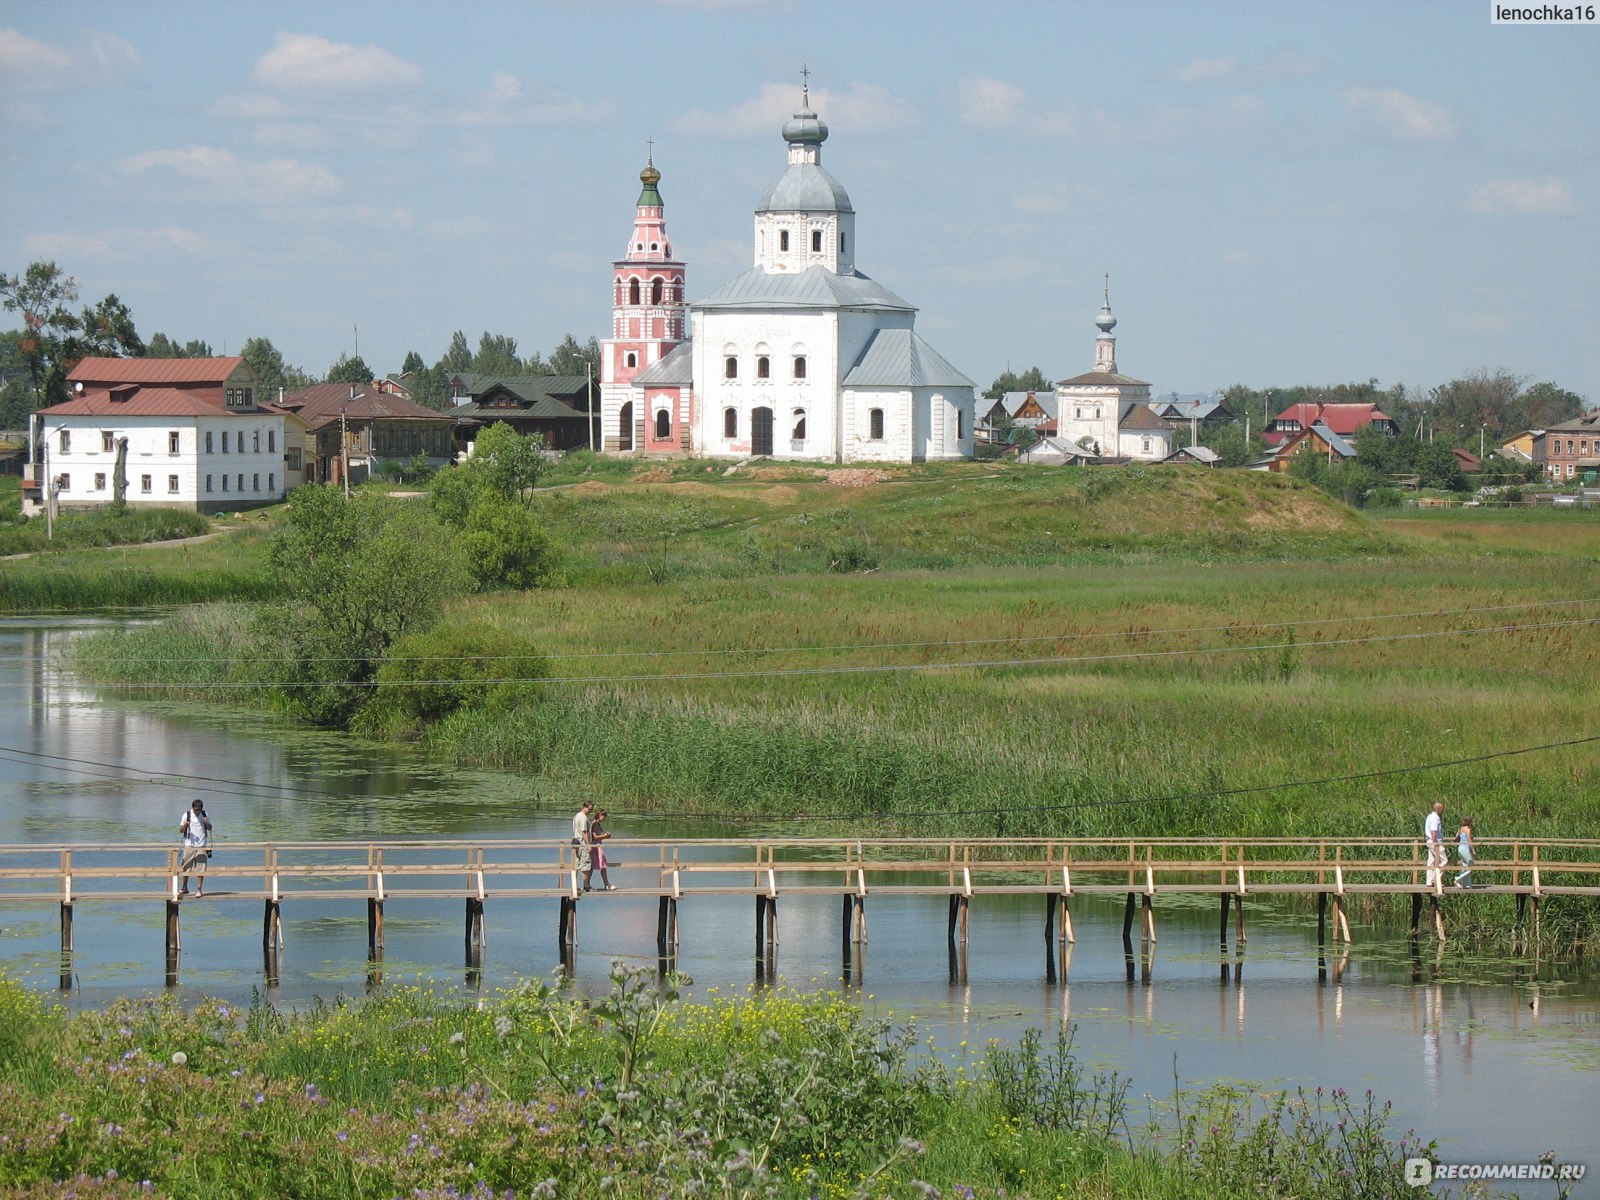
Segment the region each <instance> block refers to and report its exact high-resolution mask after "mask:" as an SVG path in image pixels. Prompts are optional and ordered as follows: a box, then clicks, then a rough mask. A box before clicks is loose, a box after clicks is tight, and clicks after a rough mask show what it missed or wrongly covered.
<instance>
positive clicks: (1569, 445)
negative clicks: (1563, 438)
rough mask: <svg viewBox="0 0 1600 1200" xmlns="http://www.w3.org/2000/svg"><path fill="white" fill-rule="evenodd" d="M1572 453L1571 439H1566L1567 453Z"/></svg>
mask: <svg viewBox="0 0 1600 1200" xmlns="http://www.w3.org/2000/svg"><path fill="white" fill-rule="evenodd" d="M1572 452H1573V450H1572V439H1571V438H1568V439H1567V453H1568V454H1571V453H1572Z"/></svg>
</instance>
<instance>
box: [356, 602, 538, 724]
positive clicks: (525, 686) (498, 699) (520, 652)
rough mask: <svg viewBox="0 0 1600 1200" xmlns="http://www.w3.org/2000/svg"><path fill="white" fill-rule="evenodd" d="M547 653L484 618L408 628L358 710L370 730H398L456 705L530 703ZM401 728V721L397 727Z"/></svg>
mask: <svg viewBox="0 0 1600 1200" xmlns="http://www.w3.org/2000/svg"><path fill="white" fill-rule="evenodd" d="M544 674H545V660H544V658H543V657H542V656H541V655H540V654H539V652H538V650H537V649H536V648H535V647H534V645H533V644H532V643H531V642H529V641H528V640H527V639H526V638H520V637H517V636H516V635H514V634H509V633H504V632H502V631H500V630H498V629H492V628H489V627H487V626H483V625H444V626H439V627H437V628H435V629H431V630H428V631H427V632H426V633H414V634H408V635H407V636H405V637H402V638H400V639H399V640H398V641H396V642H395V643H394V645H392V646H391V647H390V648H389V654H388V656H387V657H386V658H385V659H384V661H383V663H382V664H381V665H380V666H379V667H378V676H377V694H376V696H375V697H374V699H373V702H372V704H370V705H369V706H368V708H367V711H365V712H364V713H363V714H362V718H361V725H362V727H363V728H364V729H367V730H369V731H371V732H390V733H393V732H402V731H405V730H414V729H415V728H417V726H419V725H421V724H425V723H428V722H432V721H437V720H439V719H440V718H442V717H445V716H448V715H449V714H450V713H452V712H455V711H456V710H457V709H461V708H467V707H478V708H483V709H487V710H490V711H507V710H510V709H512V708H515V707H517V706H518V705H520V704H524V703H529V702H531V701H532V700H533V699H534V697H535V696H536V694H537V693H536V690H535V686H534V683H533V681H534V680H536V679H539V678H542V677H543V676H544ZM397 727H398V728H397Z"/></svg>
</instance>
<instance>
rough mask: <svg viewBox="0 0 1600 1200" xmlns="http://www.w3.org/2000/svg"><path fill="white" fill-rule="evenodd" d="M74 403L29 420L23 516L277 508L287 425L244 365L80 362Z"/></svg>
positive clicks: (230, 361) (72, 382)
mask: <svg viewBox="0 0 1600 1200" xmlns="http://www.w3.org/2000/svg"><path fill="white" fill-rule="evenodd" d="M67 385H68V387H69V388H70V390H71V393H72V398H71V399H70V400H66V401H63V402H62V403H60V404H56V405H52V406H51V407H49V408H45V409H41V410H39V411H38V412H36V413H34V414H33V419H32V423H31V427H30V429H29V453H28V461H27V462H26V463H25V464H24V467H23V481H22V509H23V512H24V513H25V514H29V515H32V514H35V513H39V512H42V511H43V509H44V506H45V504H46V503H47V502H48V500H49V498H50V497H51V496H52V495H53V496H54V498H55V501H56V503H57V504H58V505H59V506H60V507H62V508H96V507H99V506H100V505H104V504H110V503H112V502H114V501H116V500H117V499H119V498H120V499H122V500H123V501H125V502H126V503H127V504H129V505H133V506H140V505H147V506H150V507H164V508H187V509H192V510H194V511H196V512H223V511H232V510H236V509H241V508H257V507H260V506H261V505H264V504H272V503H274V502H276V501H279V500H282V499H283V496H284V492H285V490H286V488H287V486H288V484H287V481H286V477H285V471H284V450H285V446H284V420H283V416H282V414H281V413H278V412H276V411H273V410H272V409H271V408H270V407H267V406H264V405H261V404H258V403H257V399H256V378H255V373H254V372H253V371H252V370H251V369H250V366H249V364H248V363H246V362H245V361H244V359H242V358H99V357H96V358H85V359H83V360H82V361H80V362H79V363H78V365H77V366H76V367H74V368H73V369H72V371H71V373H70V374H69V375H68V376H67Z"/></svg>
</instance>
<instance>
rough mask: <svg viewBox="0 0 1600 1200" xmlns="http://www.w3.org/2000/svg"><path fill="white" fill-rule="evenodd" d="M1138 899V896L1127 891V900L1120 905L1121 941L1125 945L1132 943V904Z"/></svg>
mask: <svg viewBox="0 0 1600 1200" xmlns="http://www.w3.org/2000/svg"><path fill="white" fill-rule="evenodd" d="M1137 901H1138V896H1137V895H1136V894H1135V893H1133V892H1129V893H1128V902H1127V903H1126V904H1124V905H1123V906H1122V942H1123V944H1124V945H1125V946H1131V945H1132V944H1133V906H1134V904H1135V903H1136V902H1137Z"/></svg>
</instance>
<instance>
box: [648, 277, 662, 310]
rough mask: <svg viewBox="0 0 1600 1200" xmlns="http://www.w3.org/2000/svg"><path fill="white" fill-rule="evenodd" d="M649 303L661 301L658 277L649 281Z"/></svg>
mask: <svg viewBox="0 0 1600 1200" xmlns="http://www.w3.org/2000/svg"><path fill="white" fill-rule="evenodd" d="M650 303H651V304H660V303H661V280H659V279H652V280H651V281H650Z"/></svg>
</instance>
